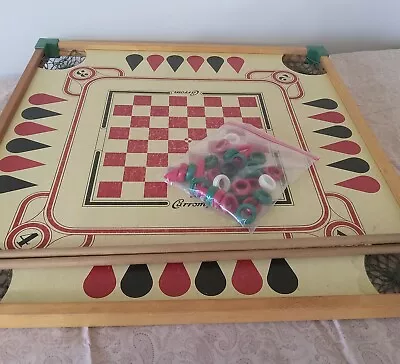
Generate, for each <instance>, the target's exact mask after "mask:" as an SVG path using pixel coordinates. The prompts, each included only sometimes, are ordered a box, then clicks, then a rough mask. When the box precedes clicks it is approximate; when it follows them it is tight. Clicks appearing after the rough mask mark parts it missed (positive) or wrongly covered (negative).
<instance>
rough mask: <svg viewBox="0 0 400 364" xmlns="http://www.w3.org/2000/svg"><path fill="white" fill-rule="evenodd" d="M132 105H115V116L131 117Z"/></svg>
mask: <svg viewBox="0 0 400 364" xmlns="http://www.w3.org/2000/svg"><path fill="white" fill-rule="evenodd" d="M132 108H133V106H132V105H115V106H114V113H113V115H115V116H131V115H132Z"/></svg>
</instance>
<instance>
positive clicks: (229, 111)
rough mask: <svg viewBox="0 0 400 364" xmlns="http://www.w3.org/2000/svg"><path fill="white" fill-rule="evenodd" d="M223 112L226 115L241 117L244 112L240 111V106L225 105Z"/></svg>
mask: <svg viewBox="0 0 400 364" xmlns="http://www.w3.org/2000/svg"><path fill="white" fill-rule="evenodd" d="M222 112H223V114H224V116H225V117H231V118H232V117H240V116H242V113H241V112H240V107H223V108H222Z"/></svg>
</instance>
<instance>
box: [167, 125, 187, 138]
mask: <svg viewBox="0 0 400 364" xmlns="http://www.w3.org/2000/svg"><path fill="white" fill-rule="evenodd" d="M168 134H169V136H168V139H170V140H184V139H185V138H187V137H188V129H186V128H172V129H169V133H168Z"/></svg>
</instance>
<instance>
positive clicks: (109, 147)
mask: <svg viewBox="0 0 400 364" xmlns="http://www.w3.org/2000/svg"><path fill="white" fill-rule="evenodd" d="M132 139H134V138H132ZM137 139H139V138H137ZM128 140H129V139H107V140H106V141H105V143H104V148H103V151H104V152H113V153H126V151H127V148H128Z"/></svg>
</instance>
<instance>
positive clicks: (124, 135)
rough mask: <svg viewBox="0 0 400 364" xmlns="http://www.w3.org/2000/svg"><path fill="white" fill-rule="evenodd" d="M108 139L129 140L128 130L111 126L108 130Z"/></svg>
mask: <svg viewBox="0 0 400 364" xmlns="http://www.w3.org/2000/svg"><path fill="white" fill-rule="evenodd" d="M108 138H109V139H129V128H123V127H117V126H113V127H111V128H110V133H109V135H108Z"/></svg>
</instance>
